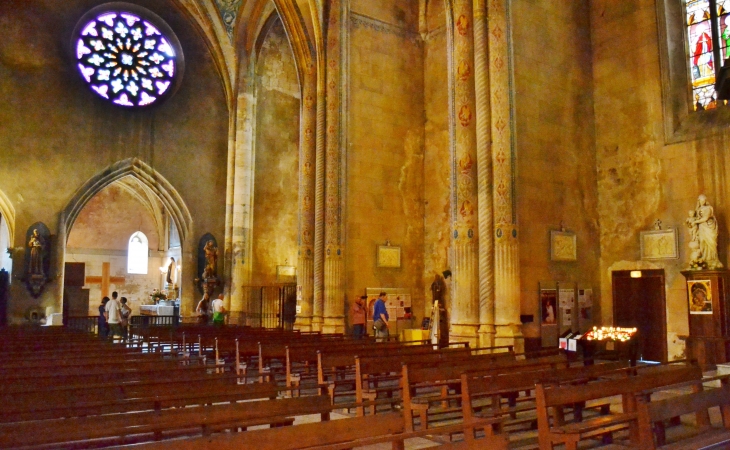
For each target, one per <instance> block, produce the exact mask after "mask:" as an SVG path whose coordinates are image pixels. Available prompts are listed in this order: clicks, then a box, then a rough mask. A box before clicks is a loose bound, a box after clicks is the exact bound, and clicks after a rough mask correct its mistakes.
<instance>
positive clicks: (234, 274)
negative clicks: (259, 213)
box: [231, 78, 256, 324]
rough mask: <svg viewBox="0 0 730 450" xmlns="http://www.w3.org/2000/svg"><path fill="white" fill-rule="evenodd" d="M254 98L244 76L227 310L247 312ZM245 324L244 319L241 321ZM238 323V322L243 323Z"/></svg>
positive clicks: (249, 270) (238, 109)
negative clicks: (229, 290) (228, 308)
mask: <svg viewBox="0 0 730 450" xmlns="http://www.w3.org/2000/svg"><path fill="white" fill-rule="evenodd" d="M255 103H256V100H255V98H254V95H253V90H252V86H251V83H250V80H248V79H246V78H244V79H243V85H242V86H241V87H240V93H239V95H238V101H237V107H236V110H237V114H236V116H237V120H236V155H235V167H233V168H232V170H234V172H235V173H234V180H233V186H234V187H233V213H232V216H233V222H232V227H231V311H234V312H239V313H243V314H245V313H248V312H249V311H248V308H249V301H248V298H247V295H248V292H247V290H246V289H243V286H246V285H247V284H248V283H249V280H250V277H251V267H250V261H247V260H246V256H247V255H248V254H249V251H250V246H251V242H250V239H249V236H250V233H251V226H252V223H251V221H252V211H251V208H252V205H253V202H252V188H253V170H254V158H253V156H254V153H253V128H254V126H253V118H254V114H253V112H254V110H255ZM243 323H245V322H243ZM243 323H242V324H243Z"/></svg>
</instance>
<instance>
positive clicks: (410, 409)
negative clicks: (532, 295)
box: [401, 354, 568, 430]
mask: <svg viewBox="0 0 730 450" xmlns="http://www.w3.org/2000/svg"><path fill="white" fill-rule="evenodd" d="M512 358H514V356H512ZM567 367H568V360H567V358H566V357H565V355H555V356H547V357H539V358H535V359H531V360H520V361H515V360H514V359H510V358H503V357H499V354H494V355H479V356H474V357H472V358H470V359H469V360H465V361H460V360H456V361H450V362H449V363H448V364H426V363H423V362H420V363H412V364H403V368H402V376H401V389H402V393H403V411H404V413H405V415H406V417H409V414H410V415H411V416H413V417H419V419H420V426H421V428H428V415H429V410H431V413H440V414H444V413H453V412H461V411H462V408H460V407H453V408H452V407H450V406H449V401H450V400H454V399H462V397H461V395H459V394H454V395H451V394H450V390H453V388H454V386H455V385H458V386H460V387H461V386H463V382H462V380H463V378H462V374H464V373H465V372H466V373H468V374H469V377H471V378H474V377H482V378H490V379H491V378H495V377H497V376H500V375H501V376H504V377H508V378H510V379H514V380H516V381H517V380H519V381H518V386H516V387H515V389H512V390H502V391H501V392H500V393H499V394H496V399H497V400H499V398H500V396H501V395H504V396H508V398H510V400H512V399H513V398H514V397H516V393H517V391H520V390H530V389H534V386H535V383H534V382H532V376H533V375H532V374H536V373H551V374H553V373H555V371H556V370H559V369H565V368H567ZM522 373H526V374H530V376H527V377H524V378H521V377H519V375H516V374H520V375H521V374H522ZM418 391H421V392H420V393H419V392H418ZM424 391H425V392H424ZM477 392H478V394H481V395H484V392H482V390H481V389H479V390H477ZM513 393H514V396H513ZM435 404H440V407H438V408H432V406H433V405H435ZM510 406H512V407H514V404H513V402H512V401H511V403H510ZM406 427H407V429H409V430H411V429H413V423H412V421H411V422H410V423H407V424H406Z"/></svg>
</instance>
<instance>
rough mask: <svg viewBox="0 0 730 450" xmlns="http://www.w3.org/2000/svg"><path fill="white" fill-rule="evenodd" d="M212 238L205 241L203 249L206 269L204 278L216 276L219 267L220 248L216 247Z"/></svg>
mask: <svg viewBox="0 0 730 450" xmlns="http://www.w3.org/2000/svg"><path fill="white" fill-rule="evenodd" d="M214 245H215V244H214V243H213V241H212V240H210V241H208V242H206V243H205V247H204V248H203V250H204V251H205V261H206V265H205V270H204V271H203V278H204V279H207V278H215V273H216V268H217V267H218V248H217V247H214Z"/></svg>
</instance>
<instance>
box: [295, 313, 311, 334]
mask: <svg viewBox="0 0 730 450" xmlns="http://www.w3.org/2000/svg"><path fill="white" fill-rule="evenodd" d="M294 329H295V330H298V331H312V316H299V315H297V318H296V320H295V321H294Z"/></svg>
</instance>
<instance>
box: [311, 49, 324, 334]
mask: <svg viewBox="0 0 730 450" xmlns="http://www.w3.org/2000/svg"><path fill="white" fill-rule="evenodd" d="M318 58H322V59H320V60H318V63H319V64H318V70H317V126H316V129H315V146H316V150H315V160H316V161H315V186H314V192H315V196H314V258H313V261H314V276H313V280H314V299H313V304H312V331H322V313H323V310H324V228H325V227H324V188H325V182H324V173H325V170H324V162H325V134H324V133H325V131H324V130H325V117H326V109H325V97H326V95H325V94H326V86H325V77H324V66H325V64H324V62H323V58H324V55H319V56H318Z"/></svg>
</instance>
